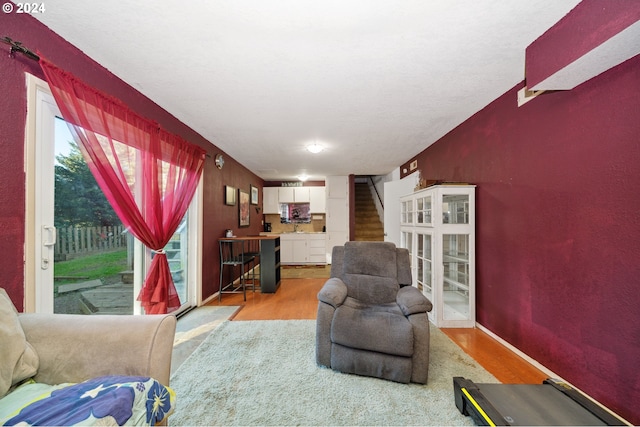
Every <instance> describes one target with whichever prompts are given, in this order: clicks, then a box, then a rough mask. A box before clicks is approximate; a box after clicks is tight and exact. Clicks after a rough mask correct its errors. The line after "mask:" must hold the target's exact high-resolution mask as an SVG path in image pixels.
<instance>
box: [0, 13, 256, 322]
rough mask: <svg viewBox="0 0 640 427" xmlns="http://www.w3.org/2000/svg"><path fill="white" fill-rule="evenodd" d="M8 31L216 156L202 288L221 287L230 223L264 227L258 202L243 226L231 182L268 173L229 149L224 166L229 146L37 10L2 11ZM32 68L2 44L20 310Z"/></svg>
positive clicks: (3, 240)
mask: <svg viewBox="0 0 640 427" xmlns="http://www.w3.org/2000/svg"><path fill="white" fill-rule="evenodd" d="M0 36H2V37H4V36H7V37H10V38H11V39H13V40H17V41H20V42H22V43H23V44H24V46H26V47H28V48H29V49H32V50H37V51H39V52H41V53H42V54H43V55H44V56H46V57H47V58H48V59H50V60H51V61H52V62H54V63H55V64H56V65H58V66H59V67H61V68H63V69H65V70H67V71H70V72H71V73H73V74H75V75H76V76H77V77H79V78H80V79H82V80H84V81H85V82H86V83H88V84H90V85H92V86H94V87H95V88H97V89H99V90H102V91H104V92H106V93H108V94H110V95H112V96H115V97H117V98H119V99H121V100H122V101H124V102H125V103H127V104H128V105H129V106H130V107H131V108H132V109H134V110H135V111H137V112H138V113H139V114H141V115H143V116H145V117H148V118H151V119H153V120H156V121H157V122H158V123H159V124H160V125H161V126H162V127H164V128H165V129H166V130H168V131H170V132H174V133H176V134H178V135H180V136H182V137H183V138H185V139H186V140H187V141H189V142H191V143H193V144H196V145H199V146H200V147H202V148H204V149H205V150H206V151H207V154H208V158H207V161H206V164H205V170H204V207H203V211H204V227H203V230H202V232H203V246H204V248H203V250H204V252H203V267H202V281H203V283H202V295H203V298H207V297H208V296H210V295H213V294H214V293H215V292H217V290H218V287H219V283H218V281H219V276H218V274H219V262H218V260H219V249H218V246H217V239H218V238H219V237H223V236H224V230H225V229H227V228H232V229H234V230H236V234H237V235H240V236H242V235H248V234H258V233H259V232H260V231H262V214H260V213H258V212H256V210H255V209H251V218H250V224H251V226H250V227H248V228H242V229H239V228H238V207H237V206H225V205H224V186H225V185H231V186H234V187H236V188H241V189H244V190H246V191H247V192H248V191H249V186H250V185H254V186H256V187H258V188H260V190H261V189H262V186H263V180H262V179H261V178H259V177H258V176H256V175H255V174H253V173H251V172H250V171H249V170H247V169H246V168H245V167H243V166H242V165H240V164H239V163H237V162H236V161H235V160H234V159H232V158H230V157H229V156H226V159H227V160H226V162H225V166H224V168H223V169H222V170H218V169H217V168H216V167H215V163H214V157H215V155H216V154H218V153H221V152H222V151H221V150H219V149H218V148H217V147H215V146H214V145H213V144H212V143H211V142H210V141H207V140H206V139H204V138H203V137H202V136H201V135H199V134H198V133H196V132H195V131H194V130H193V129H191V128H189V127H188V126H186V125H185V124H183V123H182V122H180V121H179V120H178V119H176V118H175V117H174V116H172V115H171V114H170V113H168V112H167V111H166V110H164V109H162V108H161V107H159V106H158V105H157V104H155V103H154V102H152V101H151V100H149V99H148V98H146V97H145V96H144V95H142V94H141V93H139V92H138V91H137V90H135V89H134V88H132V87H131V86H129V85H128V84H126V83H124V82H123V81H122V80H120V79H119V78H118V77H116V76H114V75H113V74H111V73H110V72H109V71H108V70H107V69H105V68H104V67H102V66H101V65H99V64H97V63H96V62H95V61H93V60H92V59H91V58H89V57H87V56H86V55H85V54H84V53H83V52H81V51H80V50H78V49H77V48H76V47H74V46H73V45H71V44H70V43H68V42H67V41H65V40H64V39H62V38H61V37H59V36H58V35H57V34H55V33H54V32H52V31H51V30H49V29H48V28H47V27H46V26H44V25H43V24H41V23H40V22H39V21H37V20H36V19H34V18H33V17H31V16H30V15H26V14H25V15H22V14H15V13H13V14H5V13H0ZM126 54H127V52H126V50H123V55H126ZM25 72H28V73H31V74H33V75H35V76H37V77H39V78H44V76H43V74H42V71H41V70H40V66H39V65H38V64H37V63H36V62H35V61H32V60H30V59H28V58H26V57H25V56H23V55H21V54H15V57H14V58H10V57H9V46H8V45H6V44H0V93H1V94H2V97H1V98H0V105H1V106H2V108H1V109H0V112H1V114H0V147H1V149H2V154H0V183H1V184H0V248H2V256H1V257H0V286H1V287H3V288H5V289H6V290H7V293H8V294H9V295H10V296H11V299H12V300H13V302H14V304H15V305H16V307H17V308H18V309H19V310H22V309H23V307H24V305H23V302H24V301H23V299H24V277H25V273H24V267H23V258H24V235H25V180H24V130H25V120H26V109H27V100H26V87H25ZM259 203H260V206H261V204H262V197H260V198H259Z"/></svg>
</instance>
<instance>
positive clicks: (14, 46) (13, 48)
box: [0, 37, 40, 61]
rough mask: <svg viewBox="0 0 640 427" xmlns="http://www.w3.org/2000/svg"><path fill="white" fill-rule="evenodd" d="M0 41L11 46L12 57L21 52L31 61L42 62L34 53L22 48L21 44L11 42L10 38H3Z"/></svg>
mask: <svg viewBox="0 0 640 427" xmlns="http://www.w3.org/2000/svg"><path fill="white" fill-rule="evenodd" d="M0 41H1V42H3V43H6V44H8V45H10V46H11V51H10V53H9V55H10V56H13V53H14V52H20V53H22V54H24V56H26V57H27V58H29V59H33V60H34V61H40V57H39V56H38V55H36V54H35V53H33V51H31V50H29V49H27V48H26V47H24V46H22V43H21V42H18V41H15V40H11V39H10V38H9V37H3V38H1V39H0Z"/></svg>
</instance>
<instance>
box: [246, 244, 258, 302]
mask: <svg viewBox="0 0 640 427" xmlns="http://www.w3.org/2000/svg"><path fill="white" fill-rule="evenodd" d="M245 255H248V256H250V257H253V261H251V263H250V264H249V270H248V272H247V275H248V276H249V277H251V289H252V290H253V292H255V291H256V283H259V282H260V270H259V268H258V266H259V265H260V240H259V239H250V240H247V243H246V246H245Z"/></svg>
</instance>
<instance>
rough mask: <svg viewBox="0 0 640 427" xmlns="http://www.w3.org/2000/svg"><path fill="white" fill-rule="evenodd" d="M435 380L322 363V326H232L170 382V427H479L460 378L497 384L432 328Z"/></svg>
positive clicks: (249, 323) (199, 350)
mask: <svg viewBox="0 0 640 427" xmlns="http://www.w3.org/2000/svg"><path fill="white" fill-rule="evenodd" d="M430 359H431V360H430V365H429V382H428V384H427V385H418V384H398V383H394V382H391V381H385V380H380V379H376V378H368V377H360V376H357V375H347V374H342V373H339V372H335V371H332V370H331V369H327V368H323V367H319V366H317V365H316V363H315V320H266V321H226V322H224V323H223V324H222V325H220V326H219V327H218V328H217V329H216V330H214V331H213V332H212V333H211V334H210V335H209V336H208V337H207V338H206V339H205V340H204V341H203V343H202V344H201V345H200V347H198V348H197V349H196V350H195V352H194V353H193V354H192V355H191V356H190V357H189V358H188V359H187V360H186V361H185V362H184V363H183V364H182V365H181V366H180V367H179V368H178V370H177V371H176V372H175V373H174V375H173V376H172V377H171V387H172V388H173V389H174V390H175V392H176V395H177V405H176V412H175V413H174V414H173V415H172V416H171V417H170V418H169V424H170V425H191V426H194V425H206V426H213V425H423V426H424V425H439V426H443V425H473V422H472V420H471V418H470V417H465V416H463V415H462V414H460V412H459V411H458V410H457V408H456V406H455V403H454V397H453V377H454V376H463V377H466V378H469V379H472V380H473V381H476V382H484V383H487V382H493V383H497V382H498V381H497V380H496V379H495V378H494V377H493V376H492V375H491V374H489V373H488V372H487V371H486V370H485V369H484V368H482V367H481V366H480V365H478V364H477V363H476V362H475V361H474V360H473V359H472V358H471V357H469V356H468V355H467V354H465V353H464V352H463V351H462V350H461V349H460V348H459V347H458V346H457V345H456V344H455V343H453V342H452V341H451V340H450V339H449V338H448V337H447V336H446V335H444V334H443V333H442V332H441V331H439V330H438V329H437V328H435V327H433V326H431V347H430Z"/></svg>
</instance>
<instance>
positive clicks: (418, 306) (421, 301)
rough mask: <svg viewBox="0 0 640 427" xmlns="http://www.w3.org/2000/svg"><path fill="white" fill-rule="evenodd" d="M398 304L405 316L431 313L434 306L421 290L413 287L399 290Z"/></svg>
mask: <svg viewBox="0 0 640 427" xmlns="http://www.w3.org/2000/svg"><path fill="white" fill-rule="evenodd" d="M396 302H397V303H398V305H399V306H400V310H402V313H403V314H404V315H405V316H409V315H412V314H416V313H426V312H428V311H431V309H432V308H433V304H431V301H429V299H428V298H427V297H425V296H424V295H423V294H422V292H420V290H418V289H417V288H414V287H413V286H405V287H403V288H400V290H398V295H397V296H396Z"/></svg>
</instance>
